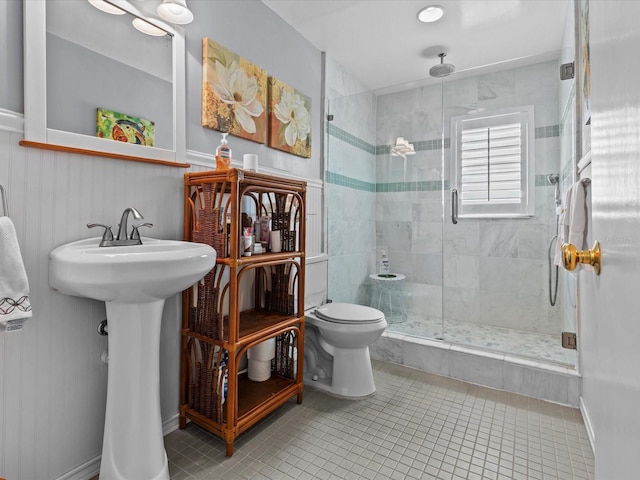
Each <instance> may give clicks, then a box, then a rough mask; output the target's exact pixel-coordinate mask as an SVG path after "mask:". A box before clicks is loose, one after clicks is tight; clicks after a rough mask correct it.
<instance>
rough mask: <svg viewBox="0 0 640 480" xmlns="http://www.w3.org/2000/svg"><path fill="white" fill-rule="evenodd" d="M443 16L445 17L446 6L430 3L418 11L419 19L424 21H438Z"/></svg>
mask: <svg viewBox="0 0 640 480" xmlns="http://www.w3.org/2000/svg"><path fill="white" fill-rule="evenodd" d="M442 17H444V7H441V6H440V5H429V6H428V7H424V8H422V9H420V11H419V12H418V20H420V21H421V22H423V23H433V22H437V21H438V20H440V19H441V18H442Z"/></svg>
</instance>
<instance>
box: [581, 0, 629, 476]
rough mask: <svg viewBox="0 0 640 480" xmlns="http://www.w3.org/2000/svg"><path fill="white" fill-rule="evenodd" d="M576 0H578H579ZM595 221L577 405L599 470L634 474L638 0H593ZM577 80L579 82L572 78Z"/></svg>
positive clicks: (585, 279)
mask: <svg viewBox="0 0 640 480" xmlns="http://www.w3.org/2000/svg"><path fill="white" fill-rule="evenodd" d="M579 1H582V0H579ZM589 9H590V12H589V15H590V44H591V112H592V117H591V118H592V120H591V144H592V148H591V152H592V164H591V170H592V171H591V174H592V179H593V181H592V184H591V189H592V190H591V195H592V208H593V210H592V228H591V229H590V235H589V236H590V244H591V242H592V241H593V240H599V241H600V244H601V248H602V273H601V275H600V276H595V274H593V273H592V272H586V271H583V272H581V273H580V326H579V328H580V342H581V345H580V349H579V355H580V365H581V372H582V374H583V377H584V378H583V407H584V410H583V411H584V412H585V413H586V414H587V422H588V428H589V427H590V428H591V429H592V433H593V437H594V440H595V442H594V443H595V459H596V478H597V479H601V480H609V479H616V480H625V479H637V478H640V467H639V466H638V454H639V452H640V61H638V51H640V29H639V28H638V19H639V18H640V2H638V1H608V0H607V1H605V0H591V1H590V2H589ZM579 84H580V83H579Z"/></svg>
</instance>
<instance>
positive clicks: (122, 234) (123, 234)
mask: <svg viewBox="0 0 640 480" xmlns="http://www.w3.org/2000/svg"><path fill="white" fill-rule="evenodd" d="M129 214H131V215H133V218H134V219H135V220H142V219H143V218H144V217H143V216H142V214H141V213H140V212H139V211H138V210H136V209H135V208H133V207H128V208H125V209H124V212H122V217H121V218H120V225H119V227H118V235H117V236H116V241H123V240H129V237H128V236H127V218H129Z"/></svg>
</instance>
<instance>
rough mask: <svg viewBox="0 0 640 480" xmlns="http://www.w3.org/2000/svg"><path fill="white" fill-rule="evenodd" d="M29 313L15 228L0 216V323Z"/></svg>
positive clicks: (23, 269)
mask: <svg viewBox="0 0 640 480" xmlns="http://www.w3.org/2000/svg"><path fill="white" fill-rule="evenodd" d="M31 315H32V311H31V302H30V301H29V281H28V280H27V272H26V270H25V268H24V264H23V263H22V256H21V255H20V246H19V245H18V238H17V237H16V229H15V227H14V226H13V222H12V221H11V219H10V218H9V217H0V325H1V324H6V322H8V321H10V320H17V319H20V318H30V317H31Z"/></svg>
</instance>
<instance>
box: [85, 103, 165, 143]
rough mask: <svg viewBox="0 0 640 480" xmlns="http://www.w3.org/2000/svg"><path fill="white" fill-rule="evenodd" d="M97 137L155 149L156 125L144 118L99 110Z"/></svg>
mask: <svg viewBox="0 0 640 480" xmlns="http://www.w3.org/2000/svg"><path fill="white" fill-rule="evenodd" d="M96 136H97V137H100V138H109V139H111V140H116V141H118V142H125V143H135V144H137V145H145V146H147V147H153V142H154V139H155V123H154V122H152V121H151V120H146V119H144V118H140V117H134V116H131V115H126V114H124V113H118V112H114V111H112V110H106V109H104V108H98V111H97V122H96Z"/></svg>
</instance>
